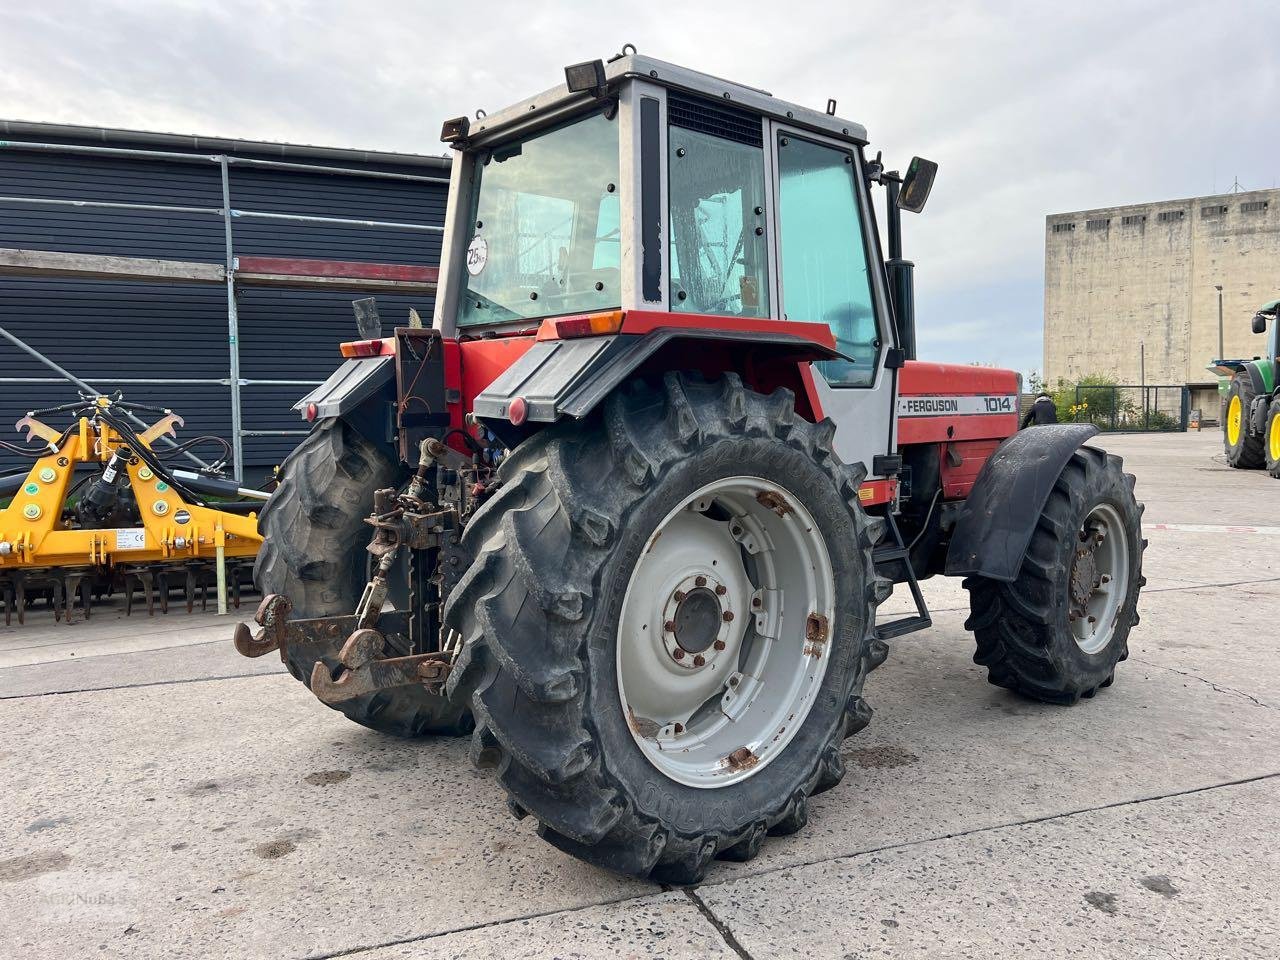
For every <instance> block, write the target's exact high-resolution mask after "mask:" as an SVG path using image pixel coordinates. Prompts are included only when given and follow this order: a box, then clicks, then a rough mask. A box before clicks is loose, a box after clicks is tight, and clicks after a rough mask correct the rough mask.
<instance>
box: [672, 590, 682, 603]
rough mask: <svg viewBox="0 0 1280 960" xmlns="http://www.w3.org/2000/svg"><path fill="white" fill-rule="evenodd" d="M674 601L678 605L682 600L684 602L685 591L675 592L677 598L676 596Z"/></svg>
mask: <svg viewBox="0 0 1280 960" xmlns="http://www.w3.org/2000/svg"><path fill="white" fill-rule="evenodd" d="M672 599H674V600H675V602H676V603H679V602H680V601H681V600H683V599H684V591H683V590H677V591H676V592H675V596H674V597H673V598H672Z"/></svg>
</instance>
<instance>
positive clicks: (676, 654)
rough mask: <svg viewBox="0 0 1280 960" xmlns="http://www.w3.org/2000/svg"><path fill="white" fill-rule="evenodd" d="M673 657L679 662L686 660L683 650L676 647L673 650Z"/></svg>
mask: <svg viewBox="0 0 1280 960" xmlns="http://www.w3.org/2000/svg"><path fill="white" fill-rule="evenodd" d="M671 655H672V656H673V657H675V658H676V659H677V660H683V659H684V651H683V650H681V649H680V648H679V647H676V648H675V649H674V650H672V651H671Z"/></svg>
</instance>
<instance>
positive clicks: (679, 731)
mask: <svg viewBox="0 0 1280 960" xmlns="http://www.w3.org/2000/svg"><path fill="white" fill-rule="evenodd" d="M671 729H672V731H674V732H675V733H676V735H679V734H682V733H684V724H683V723H677V724H675V725H674V726H672V728H671Z"/></svg>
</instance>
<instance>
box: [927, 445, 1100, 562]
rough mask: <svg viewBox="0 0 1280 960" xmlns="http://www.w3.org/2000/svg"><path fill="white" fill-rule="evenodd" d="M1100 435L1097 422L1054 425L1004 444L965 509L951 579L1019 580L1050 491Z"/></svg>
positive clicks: (951, 553) (954, 540) (954, 541)
mask: <svg viewBox="0 0 1280 960" xmlns="http://www.w3.org/2000/svg"><path fill="white" fill-rule="evenodd" d="M1097 432H1098V428H1097V427H1095V426H1094V425H1093V424H1091V423H1060V424H1048V425H1045V426H1040V427H1028V428H1027V429H1026V430H1022V431H1020V432H1018V433H1015V434H1014V435H1013V436H1011V437H1009V439H1007V440H1005V441H1004V443H1002V444H1000V446H999V447H997V448H996V450H995V452H994V453H993V454H991V456H990V457H988V458H987V462H986V463H985V464H984V465H983V467H982V471H981V472H980V473H979V474H978V479H977V481H976V482H975V483H974V485H973V491H972V492H971V493H970V494H969V498H968V499H967V500H966V501H965V504H964V507H963V508H962V509H961V511H960V517H959V519H958V520H957V521H956V528H955V532H954V533H953V534H952V536H951V545H950V547H949V548H948V550H947V566H946V573H947V576H949V577H964V576H978V577H986V578H988V579H990V580H1003V581H1006V582H1011V581H1013V580H1015V579H1017V576H1018V572H1019V571H1020V570H1021V569H1022V558H1023V556H1024V555H1025V554H1026V552H1027V544H1028V543H1030V542H1031V534H1032V531H1034V530H1035V526H1036V522H1037V521H1038V520H1039V519H1040V514H1041V513H1042V512H1043V510H1044V505H1045V503H1046V502H1047V501H1048V499H1049V492H1050V491H1051V490H1052V489H1053V485H1054V484H1055V483H1057V481H1058V477H1059V476H1060V475H1061V474H1062V469H1063V468H1064V467H1065V466H1066V465H1067V461H1068V460H1070V459H1071V456H1072V454H1074V453H1075V452H1076V451H1077V450H1078V449H1080V446H1081V445H1082V444H1083V443H1084V442H1085V441H1086V440H1088V439H1089V438H1090V437H1092V436H1094V435H1096V434H1097Z"/></svg>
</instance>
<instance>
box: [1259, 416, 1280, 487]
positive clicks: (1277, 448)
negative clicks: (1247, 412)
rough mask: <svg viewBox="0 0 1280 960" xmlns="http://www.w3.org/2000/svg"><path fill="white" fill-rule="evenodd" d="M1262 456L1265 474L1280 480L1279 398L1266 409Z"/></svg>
mask: <svg viewBox="0 0 1280 960" xmlns="http://www.w3.org/2000/svg"><path fill="white" fill-rule="evenodd" d="M1262 435H1263V438H1264V444H1263V451H1262V452H1263V454H1264V456H1265V457H1266V461H1267V473H1269V474H1271V476H1273V477H1276V478H1280V396H1278V397H1276V398H1275V399H1274V400H1272V401H1271V406H1269V407H1267V427H1266V429H1265V430H1264V431H1263V432H1262Z"/></svg>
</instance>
